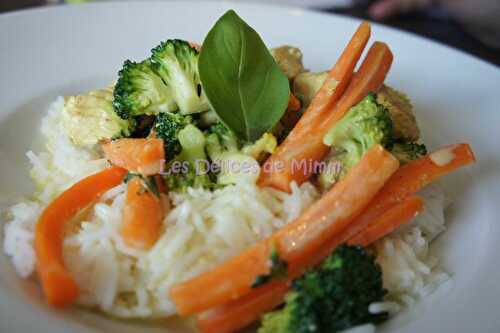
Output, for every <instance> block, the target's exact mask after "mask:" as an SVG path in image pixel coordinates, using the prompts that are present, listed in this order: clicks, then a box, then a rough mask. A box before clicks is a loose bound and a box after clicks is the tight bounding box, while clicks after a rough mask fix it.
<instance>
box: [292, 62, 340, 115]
mask: <svg viewBox="0 0 500 333" xmlns="http://www.w3.org/2000/svg"><path fill="white" fill-rule="evenodd" d="M327 76H328V71H324V72H317V73H315V72H303V73H300V74H298V75H297V76H296V77H295V80H293V86H292V91H293V93H294V94H295V96H297V97H298V98H299V99H300V100H301V102H302V103H303V106H304V107H305V108H307V107H308V106H309V104H311V101H312V99H313V97H314V95H316V93H317V92H318V90H319V89H320V88H321V86H322V85H323V82H325V80H326V77H327ZM332 88H334V87H332Z"/></svg>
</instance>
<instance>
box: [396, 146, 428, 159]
mask: <svg viewBox="0 0 500 333" xmlns="http://www.w3.org/2000/svg"><path fill="white" fill-rule="evenodd" d="M391 153H392V154H393V155H394V156H396V158H397V159H398V160H399V162H401V164H406V163H408V162H410V161H413V160H416V159H418V158H420V157H422V156H424V155H426V154H427V148H426V147H425V145H424V144H420V143H415V142H410V143H401V142H398V143H395V144H394V146H393V147H392V150H391Z"/></svg>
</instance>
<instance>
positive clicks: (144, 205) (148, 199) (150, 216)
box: [120, 177, 165, 250]
mask: <svg viewBox="0 0 500 333" xmlns="http://www.w3.org/2000/svg"><path fill="white" fill-rule="evenodd" d="M163 210H164V205H163V204H162V200H161V198H160V193H158V194H154V193H152V192H151V190H150V189H149V188H148V187H147V186H146V185H145V184H144V181H143V180H142V179H141V178H140V177H133V178H132V179H130V180H129V182H128V186H127V197H126V199H125V206H124V208H123V222H122V227H121V230H120V231H121V235H122V238H123V240H124V241H125V243H126V244H128V245H130V246H132V247H135V248H138V249H143V250H147V249H150V248H151V247H152V246H153V245H154V244H155V243H156V241H157V240H158V238H159V237H160V231H161V226H162V221H163V217H164V216H165V212H164V211H163Z"/></svg>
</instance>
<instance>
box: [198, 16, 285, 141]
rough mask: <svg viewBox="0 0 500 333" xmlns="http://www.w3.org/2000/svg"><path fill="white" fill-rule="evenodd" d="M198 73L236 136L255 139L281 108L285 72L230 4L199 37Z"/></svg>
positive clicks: (205, 89)
mask: <svg viewBox="0 0 500 333" xmlns="http://www.w3.org/2000/svg"><path fill="white" fill-rule="evenodd" d="M199 73H200V78H201V82H202V85H203V90H204V92H205V94H206V95H207V97H208V99H209V101H210V104H211V105H212V107H213V109H214V110H215V112H216V113H217V115H218V117H219V118H220V119H221V120H222V122H224V124H226V125H227V126H228V127H229V128H230V129H231V130H232V131H233V132H234V133H235V134H236V135H237V136H238V138H240V139H243V140H246V141H255V140H257V139H258V138H260V137H261V136H262V134H264V133H265V132H266V131H269V130H270V129H271V128H272V127H273V126H274V125H275V124H276V123H277V122H278V121H279V120H280V118H281V117H282V115H283V114H284V112H285V110H286V108H287V105H288V99H289V96H290V87H289V82H288V79H287V77H286V75H285V74H284V73H283V72H282V71H281V70H280V68H279V67H278V65H277V64H276V62H275V60H274V59H273V57H272V56H271V54H270V52H269V50H268V49H267V47H266V46H265V44H264V42H263V41H262V39H261V38H260V37H259V35H258V34H257V32H255V30H253V29H252V28H251V27H250V26H249V25H248V24H246V23H245V22H244V21H243V20H242V19H241V18H240V17H239V16H238V15H237V14H236V13H235V12H234V11H233V10H229V11H228V12H226V13H225V14H224V15H223V16H222V17H221V18H220V19H219V20H218V21H217V23H216V24H215V26H214V27H213V28H212V29H211V30H210V32H209V33H208V35H207V37H206V38H205V41H204V42H203V46H202V51H201V54H200V59H199Z"/></svg>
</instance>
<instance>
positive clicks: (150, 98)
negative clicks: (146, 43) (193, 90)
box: [113, 59, 177, 119]
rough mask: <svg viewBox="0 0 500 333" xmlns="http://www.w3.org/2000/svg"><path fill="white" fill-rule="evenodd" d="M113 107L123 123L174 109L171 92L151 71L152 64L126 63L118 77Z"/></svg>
mask: <svg viewBox="0 0 500 333" xmlns="http://www.w3.org/2000/svg"><path fill="white" fill-rule="evenodd" d="M113 106H114V108H115V110H116V113H117V114H118V115H119V116H120V117H121V118H123V119H130V118H133V117H135V116H139V115H152V114H158V113H159V112H165V111H173V110H175V109H176V108H177V106H176V104H175V102H174V100H173V98H172V93H171V91H170V88H169V87H168V86H167V85H166V84H165V83H163V81H162V79H161V78H160V77H159V76H158V75H157V74H156V73H155V72H154V71H153V69H152V67H151V61H150V60H149V59H148V60H144V61H143V62H139V63H137V62H132V61H129V60H126V61H125V63H124V64H123V67H122V69H121V70H120V72H119V73H118V81H117V82H116V87H115V92H114V101H113Z"/></svg>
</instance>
